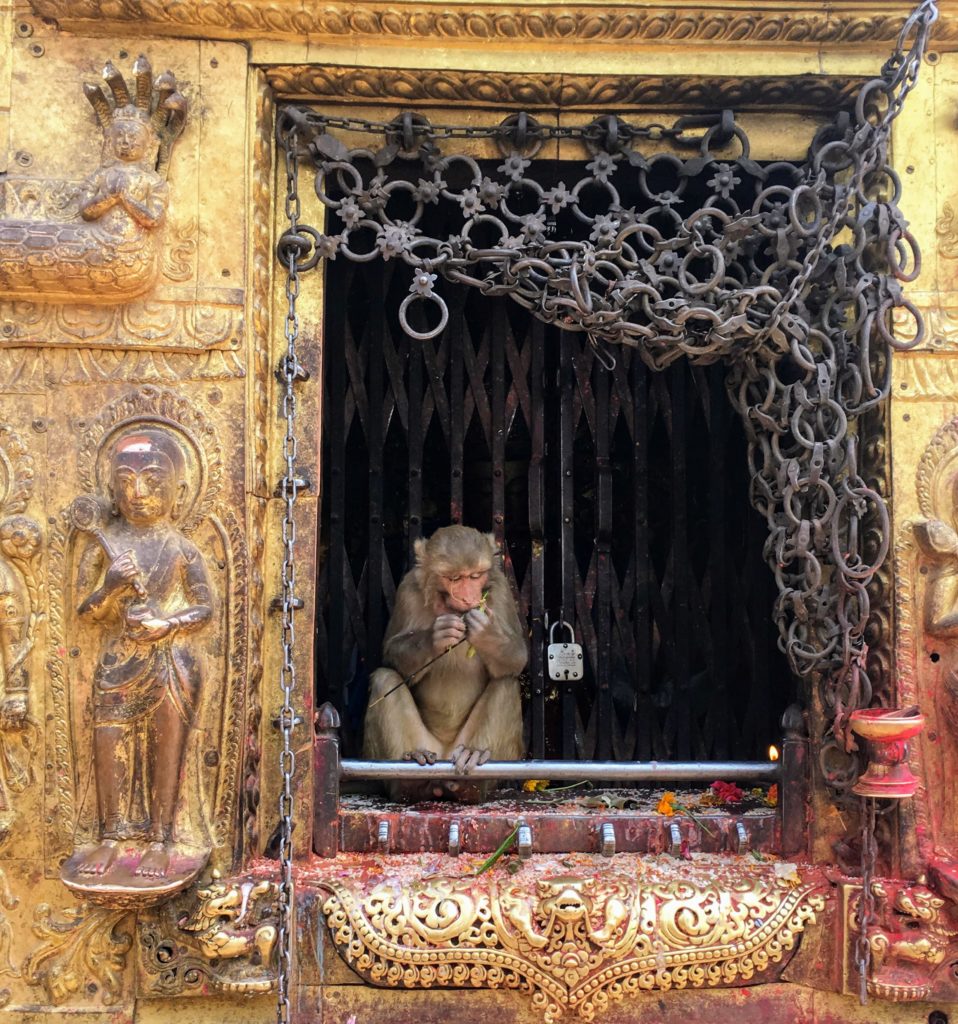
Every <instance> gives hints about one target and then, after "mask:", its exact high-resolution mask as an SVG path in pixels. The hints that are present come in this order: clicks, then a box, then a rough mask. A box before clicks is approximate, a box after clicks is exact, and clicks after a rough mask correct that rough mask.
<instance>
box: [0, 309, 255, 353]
mask: <svg viewBox="0 0 958 1024" xmlns="http://www.w3.org/2000/svg"><path fill="white" fill-rule="evenodd" d="M81 298H82V297H81ZM242 337H243V309H242V306H240V305H237V304H230V303H227V302H224V303H222V304H215V305H214V304H212V303H195V302H183V301H178V302H159V301H153V300H146V299H141V300H137V301H135V302H128V303H125V304H124V305H122V306H116V305H113V306H102V305H90V304H87V305H75V304H74V305H68V306H64V305H54V304H47V303H37V302H25V301H24V302H2V303H0V338H2V339H3V341H4V343H6V344H9V345H18V344H19V345H37V344H41V343H42V344H43V346H44V347H49V346H53V345H108V346H109V347H111V348H116V347H118V346H122V348H131V349H132V348H160V347H163V348H172V349H178V350H184V351H196V350H204V349H212V348H220V349H238V348H239V347H240V343H241V340H242ZM117 339H121V340H120V341H119V342H118V341H117Z"/></svg>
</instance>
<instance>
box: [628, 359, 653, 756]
mask: <svg viewBox="0 0 958 1024" xmlns="http://www.w3.org/2000/svg"><path fill="white" fill-rule="evenodd" d="M650 398H651V395H650V391H649V370H648V368H647V367H646V365H645V363H643V362H642V360H641V359H640V358H639V355H638V353H637V352H634V353H632V402H633V406H632V408H633V414H632V420H633V427H632V430H633V434H632V489H633V491H632V493H633V501H634V507H633V510H632V523H633V526H632V543H633V545H634V552H633V554H634V559H635V605H634V608H635V611H634V613H633V620H632V621H633V626H632V628H633V634H634V636H635V665H634V678H635V684H634V685H635V687H636V691H637V693H636V702H635V711H634V715H635V717H636V719H637V721H636V726H635V749H634V751H633V755H634V756H635V757H637V758H638V759H639V760H642V759H644V758H646V757H648V756H649V755H650V754H651V753H652V731H653V729H654V727H655V726H654V723H655V718H654V716H655V709H654V708H653V706H652V587H653V586H654V585H655V580H654V577H653V568H652V556H651V552H650V550H649V545H650V543H651V536H650V529H649V423H650V420H651V401H650Z"/></svg>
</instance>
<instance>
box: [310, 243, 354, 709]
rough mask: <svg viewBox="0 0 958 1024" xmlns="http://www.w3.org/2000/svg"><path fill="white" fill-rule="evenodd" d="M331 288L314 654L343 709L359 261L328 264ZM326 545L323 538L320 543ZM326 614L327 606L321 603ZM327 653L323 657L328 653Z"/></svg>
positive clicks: (328, 690) (329, 691) (332, 695)
mask: <svg viewBox="0 0 958 1024" xmlns="http://www.w3.org/2000/svg"><path fill="white" fill-rule="evenodd" d="M327 267H328V270H327V274H326V287H327V289H328V291H327V294H333V293H334V292H335V294H338V295H340V296H342V301H340V302H330V303H327V311H326V315H327V317H328V320H327V324H326V330H325V343H326V358H325V359H324V360H323V365H324V367H325V371H326V383H325V394H324V401H323V405H324V407H325V409H324V416H325V419H326V430H325V443H326V445H327V446H328V447H327V453H326V457H327V459H328V467H329V468H328V470H327V472H328V473H329V477H328V484H327V486H325V487H324V488H323V496H324V497H325V498H326V500H328V502H329V536H328V554H327V556H326V559H327V572H326V586H327V595H328V597H329V598H330V600H329V602H328V604H327V606H326V609H325V614H326V616H327V625H326V636H327V638H328V643H327V647H326V649H325V651H324V650H322V649H321V648H320V647H319V646H318V645H317V647H316V657H317V659H318V660H320V661H321V662H322V661H325V664H320V665H319V666H318V667H319V672H318V673H317V678H322V677H325V679H326V693H325V694H322V695H320V696H321V697H330V698H331V699H332V700H333V703H334V704H335V705H336V706H337V707H338V708H339V709H340V711H343V710H344V709H345V707H346V694H345V693H344V687H345V684H346V678H345V676H346V673H345V659H344V654H345V652H344V649H343V648H344V644H345V642H346V630H345V626H346V607H345V602H344V601H343V600H342V599H341V595H342V593H343V588H344V574H345V573H346V572H348V571H349V567H348V566H347V565H346V543H345V517H346V435H347V433H348V428H349V424H347V423H346V422H345V415H344V414H345V403H346V359H345V349H346V346H347V345H351V344H354V339H353V336H352V332H351V330H350V327H349V319H348V317H347V316H346V310H347V306H348V301H347V298H348V295H349V291H350V286H351V284H352V281H353V278H354V276H355V275H356V273H357V270H358V265H357V264H350V263H337V264H327ZM319 550H322V544H320V545H319ZM317 613H318V614H323V609H319V608H318V609H317ZM324 655H325V657H324Z"/></svg>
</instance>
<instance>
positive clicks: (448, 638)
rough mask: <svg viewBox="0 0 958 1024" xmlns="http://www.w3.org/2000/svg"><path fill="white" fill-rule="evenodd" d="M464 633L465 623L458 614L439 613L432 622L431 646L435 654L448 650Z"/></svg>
mask: <svg viewBox="0 0 958 1024" xmlns="http://www.w3.org/2000/svg"><path fill="white" fill-rule="evenodd" d="M465 635H466V626H465V623H464V622H463V621H462V619H461V618H460V617H459V616H458V615H450V614H446V615H440V616H438V617H437V619H436V621H435V622H434V623H433V624H432V646H433V649H434V650H435V652H436V654H442V653H443V652H444V651H448V650H449V648H450V647H453V646H455V645H456V644H457V643H459V641H460V640H462V639H463V637H465Z"/></svg>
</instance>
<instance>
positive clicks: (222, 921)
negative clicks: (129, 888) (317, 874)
mask: <svg viewBox="0 0 958 1024" xmlns="http://www.w3.org/2000/svg"><path fill="white" fill-rule="evenodd" d="M277 892H278V890H277V886H276V883H275V882H272V881H269V880H265V879H261V880H257V881H253V880H232V879H230V880H225V881H224V880H221V879H220V877H219V875H218V873H217V872H213V877H212V879H211V881H210V882H209V884H208V885H204V886H201V887H200V888H199V889H198V890H197V891H196V893H195V894H191V895H190V897H189V898H188V900H187V902H186V904H185V906H184V907H181V906H180V905H179V903H177V904H174V905H172V906H170V907H167V908H163V910H161V911H158V912H157V913H156V914H155V915H152V916H150V915H147V916H144V917H143V918H142V919H141V921H140V924H139V951H140V957H139V963H140V969H141V976H142V978H143V980H144V982H145V985H144V987H145V990H146V991H148V992H150V993H151V994H154V995H160V994H166V995H173V994H179V993H185V994H190V993H203V992H205V991H206V989H207V988H214V989H219V990H220V991H223V992H240V993H245V994H247V995H252V994H254V993H257V992H268V991H270V990H272V989H273V988H274V987H275V985H276V964H275V955H274V951H275V947H276V935H277V930H276V929H277Z"/></svg>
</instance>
